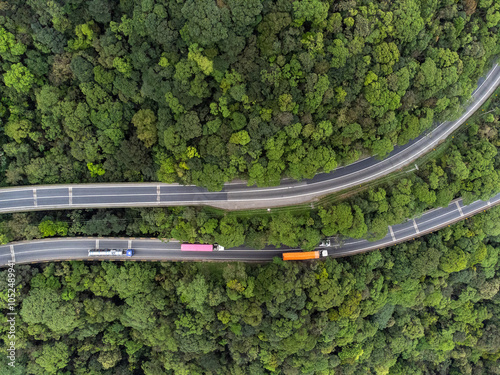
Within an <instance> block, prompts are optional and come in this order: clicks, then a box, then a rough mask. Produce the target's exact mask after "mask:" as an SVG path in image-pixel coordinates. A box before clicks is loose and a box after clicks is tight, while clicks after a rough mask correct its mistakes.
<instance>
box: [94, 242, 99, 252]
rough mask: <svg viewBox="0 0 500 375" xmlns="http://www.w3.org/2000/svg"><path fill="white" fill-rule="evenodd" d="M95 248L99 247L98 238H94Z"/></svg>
mask: <svg viewBox="0 0 500 375" xmlns="http://www.w3.org/2000/svg"><path fill="white" fill-rule="evenodd" d="M95 248H96V250H97V249H99V240H95Z"/></svg>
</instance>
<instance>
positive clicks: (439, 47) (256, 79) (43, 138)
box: [0, 0, 500, 200]
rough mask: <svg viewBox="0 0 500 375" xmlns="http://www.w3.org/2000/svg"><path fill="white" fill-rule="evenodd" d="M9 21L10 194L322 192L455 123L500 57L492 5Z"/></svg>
mask: <svg viewBox="0 0 500 375" xmlns="http://www.w3.org/2000/svg"><path fill="white" fill-rule="evenodd" d="M2 4H4V5H2V6H1V12H2V16H1V17H0V56H1V58H2V61H3V62H2V63H1V64H0V75H1V76H2V80H1V82H0V84H1V91H2V96H1V97H2V98H1V100H0V121H1V123H2V127H3V129H4V132H2V137H3V138H2V144H3V149H4V151H5V157H6V166H7V165H8V168H9V172H8V173H7V175H6V178H5V179H4V181H3V184H23V183H24V184H26V183H53V182H86V181H93V180H95V178H96V176H99V179H100V181H123V180H126V181H148V180H149V181H155V180H160V181H163V182H181V183H189V184H197V185H201V186H205V187H208V188H209V189H213V190H218V189H221V187H222V184H223V183H224V182H226V181H229V180H232V179H234V178H244V179H246V180H248V181H249V183H250V184H258V185H270V184H277V183H278V181H279V179H280V178H282V177H283V176H290V177H293V178H295V179H302V178H310V177H312V176H313V175H314V174H315V173H317V172H320V171H325V172H328V171H330V170H332V169H334V168H335V167H336V166H337V165H339V164H347V163H351V162H353V161H355V160H357V159H359V158H360V157H362V156H364V155H367V154H377V155H379V157H383V156H384V155H386V154H387V153H388V152H390V151H391V150H392V148H393V146H394V145H396V144H404V143H406V142H408V141H409V140H410V139H412V138H414V137H416V136H417V135H418V134H420V133H421V132H422V131H423V130H425V129H427V128H429V127H430V126H431V125H432V123H433V122H434V121H440V120H443V119H448V118H450V116H452V115H453V114H454V113H456V111H457V110H458V109H459V108H460V105H461V104H462V103H464V102H465V100H467V99H468V98H469V96H470V94H471V92H472V90H473V89H474V87H475V85H476V82H477V78H478V77H479V76H480V75H481V74H483V73H484V71H485V70H486V69H487V68H488V67H489V66H490V64H491V60H492V58H493V57H494V56H496V55H498V52H499V42H498V30H497V28H498V22H500V18H499V16H498V15H499V14H500V12H499V11H498V9H497V8H498V5H497V3H496V2H493V1H479V2H477V1H474V0H464V1H458V2H453V1H452V2H450V1H447V0H436V1H425V2H421V1H417V0H401V1H394V2H387V1H386V2H373V1H366V0H352V1H340V2H331V1H326V0H300V1H292V0H285V1H260V0H251V1H250V0H249V1H235V0H217V1H212V0H203V1H194V0H189V1H181V2H175V1H162V0H141V1H139V0H131V1H117V0H75V1H72V2H70V3H68V4H63V3H61V2H57V1H56V2H49V3H46V2H44V1H41V0H30V1H22V0H11V1H8V2H4V3H2ZM137 140H139V141H137ZM11 142H16V143H20V142H23V143H25V146H24V147H26V149H25V150H24V151H23V152H22V153H18V154H16V155H13V154H12V153H11V152H10V151H11V149H12V146H10V143H11ZM127 149H130V150H131V152H126V151H125V150H127ZM138 161H140V163H139V162H138ZM89 163H92V165H94V166H97V165H98V166H100V168H102V169H103V170H104V171H106V173H104V174H98V173H96V172H95V171H93V170H92V169H91V168H86V166H87V165H88V164H89ZM138 164H140V165H145V167H143V168H141V167H138ZM46 165H50V167H47V166H46ZM457 165H460V163H459V161H457ZM4 169H5V168H4ZM427 199H428V200H429V199H430V198H427Z"/></svg>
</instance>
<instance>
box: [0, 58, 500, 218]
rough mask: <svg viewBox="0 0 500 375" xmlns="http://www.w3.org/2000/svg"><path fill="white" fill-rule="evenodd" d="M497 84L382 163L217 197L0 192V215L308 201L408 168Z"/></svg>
mask: <svg viewBox="0 0 500 375" xmlns="http://www.w3.org/2000/svg"><path fill="white" fill-rule="evenodd" d="M499 84H500V66H498V65H495V66H494V67H493V68H492V69H491V70H490V71H489V72H488V74H487V76H486V78H485V79H484V80H481V81H480V83H479V87H478V88H477V89H476V91H475V92H474V93H473V95H472V99H473V100H472V102H471V104H470V105H469V106H468V107H467V109H466V111H465V112H464V114H463V115H462V116H461V117H460V118H459V119H458V120H456V121H451V122H444V123H442V124H440V125H439V126H437V127H436V128H434V129H433V130H432V131H430V132H428V133H427V134H423V135H421V136H420V137H418V138H416V139H414V140H412V141H411V142H410V143H408V144H407V145H405V146H403V147H396V148H395V149H394V151H393V152H392V153H391V154H390V155H389V156H388V157H387V158H385V159H384V160H382V161H380V160H377V159H375V158H367V159H364V160H360V161H358V162H356V163H353V164H350V165H348V166H346V167H341V168H337V169H336V170H335V171H333V172H331V173H323V174H318V175H316V176H315V177H314V178H313V179H311V180H303V181H301V182H296V181H294V180H290V179H285V180H284V181H282V183H281V185H279V186H275V187H269V188H258V187H255V186H251V187H248V186H246V184H245V183H236V182H233V183H228V184H226V185H225V187H224V189H223V190H222V191H221V192H209V191H207V190H206V189H204V188H200V187H196V186H184V185H178V184H161V183H114V184H75V185H46V186H27V187H15V188H4V189H0V213H2V212H3V213H6V212H18V211H30V210H31V211H34V210H52V209H72V208H110V207H157V206H176V205H177V206H180V205H182V206H193V205H210V206H213V207H218V208H223V209H227V210H239V209H255V208H270V207H279V206H286V205H294V204H300V203H305V202H309V201H312V200H314V199H316V198H319V197H321V196H324V195H327V194H331V193H334V192H339V191H342V190H346V189H349V188H353V187H356V186H359V185H361V184H364V183H367V182H370V181H374V180H376V179H378V178H380V177H383V176H385V175H386V174H389V173H391V172H394V171H397V170H400V169H401V168H402V167H404V166H406V165H409V164H411V163H413V162H414V161H415V160H416V159H418V158H419V157H420V156H422V155H423V154H425V153H427V152H428V151H430V150H432V149H433V148H435V147H436V146H437V145H438V144H439V143H440V142H442V141H443V140H445V139H446V137H448V136H449V135H450V134H451V133H452V132H453V131H455V130H456V129H457V128H458V127H459V126H460V125H461V124H463V123H464V122H465V121H466V120H467V118H469V117H470V116H471V115H472V114H473V113H474V111H476V110H477V109H478V108H479V107H480V106H481V105H482V104H483V103H484V102H485V101H486V100H487V99H488V97H489V96H490V95H491V94H492V93H493V91H494V90H495V89H496V87H497V86H498V85H499Z"/></svg>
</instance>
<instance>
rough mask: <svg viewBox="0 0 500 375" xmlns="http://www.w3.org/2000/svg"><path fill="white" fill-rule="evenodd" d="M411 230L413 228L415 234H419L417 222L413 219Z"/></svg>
mask: <svg viewBox="0 0 500 375" xmlns="http://www.w3.org/2000/svg"><path fill="white" fill-rule="evenodd" d="M413 228H415V232H417V233H420V231H419V230H418V226H417V222H416V221H415V219H413Z"/></svg>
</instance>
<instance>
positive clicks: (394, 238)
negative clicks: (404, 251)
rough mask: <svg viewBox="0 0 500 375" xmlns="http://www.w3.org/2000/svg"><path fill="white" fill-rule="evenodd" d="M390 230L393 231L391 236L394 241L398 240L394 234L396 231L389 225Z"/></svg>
mask: <svg viewBox="0 0 500 375" xmlns="http://www.w3.org/2000/svg"><path fill="white" fill-rule="evenodd" d="M389 232H391V237H392V240H393V241H396V236H395V235H394V231H393V230H392V226H390V225H389Z"/></svg>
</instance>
